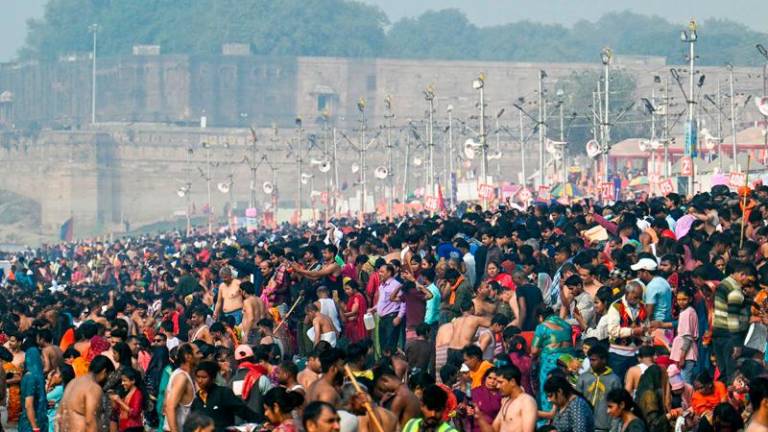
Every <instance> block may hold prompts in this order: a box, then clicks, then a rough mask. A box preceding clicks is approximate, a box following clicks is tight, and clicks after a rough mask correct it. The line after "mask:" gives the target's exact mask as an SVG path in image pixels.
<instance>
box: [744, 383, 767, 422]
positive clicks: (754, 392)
mask: <svg viewBox="0 0 768 432" xmlns="http://www.w3.org/2000/svg"><path fill="white" fill-rule="evenodd" d="M749 403H750V404H751V405H752V419H751V421H750V422H749V426H747V431H746V432H768V378H765V377H758V378H754V379H752V380H751V381H750V382H749Z"/></svg>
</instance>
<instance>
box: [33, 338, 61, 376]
mask: <svg viewBox="0 0 768 432" xmlns="http://www.w3.org/2000/svg"><path fill="white" fill-rule="evenodd" d="M52 342H53V333H51V331H50V330H49V329H47V328H46V329H42V330H40V331H39V332H37V346H38V347H40V353H41V354H42V357H43V372H44V373H45V374H48V372H50V371H52V370H53V369H56V368H58V367H59V366H61V365H62V364H64V354H63V353H62V352H61V348H59V347H58V346H57V345H53V343H52Z"/></svg>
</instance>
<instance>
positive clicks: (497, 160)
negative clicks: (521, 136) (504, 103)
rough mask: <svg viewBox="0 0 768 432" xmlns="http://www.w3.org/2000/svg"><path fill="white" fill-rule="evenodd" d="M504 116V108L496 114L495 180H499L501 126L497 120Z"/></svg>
mask: <svg viewBox="0 0 768 432" xmlns="http://www.w3.org/2000/svg"><path fill="white" fill-rule="evenodd" d="M503 115H504V108H502V109H500V110H499V112H498V113H496V155H497V156H496V157H498V159H496V178H497V179H501V126H500V125H499V119H500V118H501V116H503Z"/></svg>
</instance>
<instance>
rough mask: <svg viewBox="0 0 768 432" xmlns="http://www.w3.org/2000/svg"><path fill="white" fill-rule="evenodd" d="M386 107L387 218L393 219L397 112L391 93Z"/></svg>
mask: <svg viewBox="0 0 768 432" xmlns="http://www.w3.org/2000/svg"><path fill="white" fill-rule="evenodd" d="M384 107H385V108H386V113H385V114H384V118H386V119H387V187H388V188H389V196H388V197H387V218H388V219H389V220H390V221H392V205H393V201H394V196H395V187H394V179H395V174H394V173H393V172H392V119H393V118H394V117H395V114H394V113H393V112H392V98H391V97H390V96H389V95H387V97H385V98H384Z"/></svg>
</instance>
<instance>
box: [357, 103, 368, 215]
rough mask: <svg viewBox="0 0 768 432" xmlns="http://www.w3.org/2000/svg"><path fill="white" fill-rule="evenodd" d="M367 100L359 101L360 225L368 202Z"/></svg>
mask: <svg viewBox="0 0 768 432" xmlns="http://www.w3.org/2000/svg"><path fill="white" fill-rule="evenodd" d="M365 106H366V102H365V98H360V99H359V100H358V101H357V110H358V111H360V185H361V194H360V223H361V224H362V223H363V222H365V201H366V198H367V197H366V192H367V191H366V184H365V171H366V167H365V162H366V154H365V152H366V150H367V147H368V146H367V145H366V143H365V132H366V130H365V128H366V126H367V123H366V118H365Z"/></svg>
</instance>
